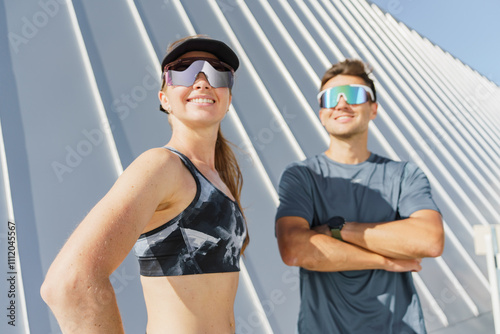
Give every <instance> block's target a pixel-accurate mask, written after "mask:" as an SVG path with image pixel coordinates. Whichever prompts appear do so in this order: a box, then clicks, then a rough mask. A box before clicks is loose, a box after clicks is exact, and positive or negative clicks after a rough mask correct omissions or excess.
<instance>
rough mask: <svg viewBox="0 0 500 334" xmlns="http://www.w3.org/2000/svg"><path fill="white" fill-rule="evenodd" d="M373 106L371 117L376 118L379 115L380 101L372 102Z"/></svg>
mask: <svg viewBox="0 0 500 334" xmlns="http://www.w3.org/2000/svg"><path fill="white" fill-rule="evenodd" d="M370 107H371V108H372V110H371V115H370V119H375V118H376V117H377V112H378V111H377V109H378V103H377V102H372V104H371V106H370Z"/></svg>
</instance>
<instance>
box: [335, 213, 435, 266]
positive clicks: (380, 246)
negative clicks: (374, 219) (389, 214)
mask: <svg viewBox="0 0 500 334" xmlns="http://www.w3.org/2000/svg"><path fill="white" fill-rule="evenodd" d="M426 211H430V210H426ZM438 215H439V214H437V213H436V214H434V213H430V212H421V214H417V215H415V216H413V217H410V218H407V219H404V220H398V221H393V222H386V223H355V222H349V223H346V224H345V226H344V228H343V229H342V231H341V235H342V238H343V239H344V241H346V242H349V243H352V244H354V245H357V246H359V247H362V248H365V249H367V250H370V251H372V252H375V253H377V254H380V255H383V256H386V257H390V258H396V259H414V258H423V257H436V256H439V255H441V253H442V250H443V247H444V232H443V228H442V222H441V220H440V216H438Z"/></svg>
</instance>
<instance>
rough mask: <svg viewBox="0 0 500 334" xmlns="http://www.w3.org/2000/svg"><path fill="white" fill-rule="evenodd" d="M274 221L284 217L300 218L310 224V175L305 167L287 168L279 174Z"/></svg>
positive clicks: (311, 200)
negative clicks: (277, 200)
mask: <svg viewBox="0 0 500 334" xmlns="http://www.w3.org/2000/svg"><path fill="white" fill-rule="evenodd" d="M278 195H279V200H280V203H279V206H278V210H277V212H276V220H278V219H279V218H281V217H286V216H296V217H302V218H304V219H305V220H307V221H308V222H309V224H311V222H312V220H313V215H314V208H313V198H312V185H311V175H310V173H309V172H308V170H307V167H305V166H299V165H291V166H288V167H287V168H286V169H285V171H284V172H283V174H281V178H280V182H279V188H278Z"/></svg>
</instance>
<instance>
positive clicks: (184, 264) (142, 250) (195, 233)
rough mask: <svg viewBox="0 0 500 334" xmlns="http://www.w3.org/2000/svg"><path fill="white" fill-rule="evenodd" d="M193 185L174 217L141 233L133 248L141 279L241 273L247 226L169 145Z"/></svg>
mask: <svg viewBox="0 0 500 334" xmlns="http://www.w3.org/2000/svg"><path fill="white" fill-rule="evenodd" d="M165 148H166V149H168V150H170V151H172V152H173V153H175V154H177V155H178V156H179V158H180V159H181V160H182V162H183V163H184V165H185V166H186V167H187V168H188V170H189V171H190V172H191V174H192V175H193V177H194V179H195V181H196V188H197V190H196V195H195V197H194V199H193V201H192V202H191V203H190V204H189V206H188V207H187V208H186V209H185V210H184V211H182V212H181V213H180V214H179V215H177V216H176V217H175V218H173V219H172V220H170V221H169V222H167V223H165V224H163V225H162V226H160V227H157V228H155V229H154V230H152V231H149V232H147V233H144V234H142V235H141V236H140V237H139V239H138V240H137V242H136V243H135V246H134V253H135V255H136V256H137V257H138V260H139V266H140V273H141V275H143V276H179V275H193V274H206V273H222V272H234V271H239V270H240V266H239V259H240V253H241V247H242V245H243V241H244V240H245V236H246V232H247V231H246V225H245V220H244V218H243V215H242V213H241V211H240V208H239V206H238V204H237V203H236V202H235V201H233V200H231V199H230V198H229V197H227V196H226V194H224V193H223V192H222V191H221V190H219V189H218V188H216V187H215V186H214V185H213V184H212V183H211V182H210V181H209V180H208V179H206V178H205V176H203V174H202V173H201V172H200V171H199V170H198V169H197V168H196V166H195V165H194V164H193V163H192V162H191V161H190V160H189V159H188V158H187V157H186V156H185V155H183V154H182V153H180V152H178V151H176V150H175V149H173V148H171V147H165Z"/></svg>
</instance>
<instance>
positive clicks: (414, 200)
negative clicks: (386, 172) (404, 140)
mask: <svg viewBox="0 0 500 334" xmlns="http://www.w3.org/2000/svg"><path fill="white" fill-rule="evenodd" d="M426 209H429V210H435V211H438V212H440V211H439V209H438V207H437V205H436V203H435V202H434V200H433V199H432V195H431V186H430V184H429V180H428V179H427V176H425V174H424V172H423V171H422V170H421V169H420V168H419V167H418V166H417V165H415V164H413V163H410V162H408V163H406V164H405V166H404V170H403V175H402V180H401V194H400V197H399V207H398V211H399V215H400V216H401V217H402V218H407V217H409V216H410V215H411V214H412V213H414V212H416V211H419V210H426Z"/></svg>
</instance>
